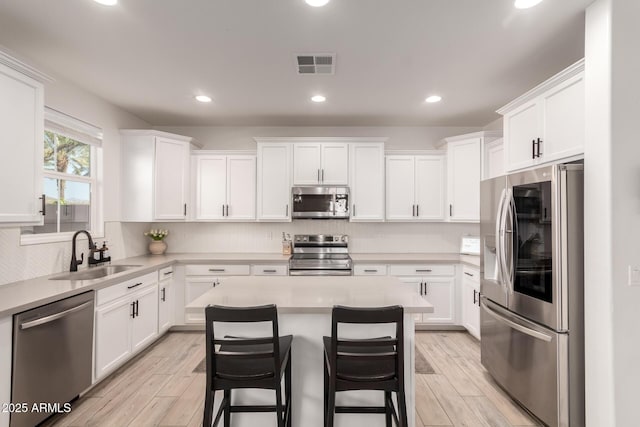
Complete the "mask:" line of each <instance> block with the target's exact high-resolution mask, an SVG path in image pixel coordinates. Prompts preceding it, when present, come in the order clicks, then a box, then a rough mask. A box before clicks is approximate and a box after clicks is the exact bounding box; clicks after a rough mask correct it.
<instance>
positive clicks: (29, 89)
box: [0, 52, 46, 225]
mask: <svg viewBox="0 0 640 427" xmlns="http://www.w3.org/2000/svg"><path fill="white" fill-rule="evenodd" d="M0 59H2V60H3V61H1V62H4V63H7V64H12V65H13V66H12V67H9V66H7V65H4V64H0V94H1V95H0V129H2V132H0V149H1V150H2V152H3V153H4V155H5V156H6V158H7V159H9V158H10V159H11V160H10V161H5V162H3V164H2V168H0V180H1V181H2V182H3V185H2V186H0V200H2V204H1V207H0V223H14V224H31V225H37V224H42V221H43V214H42V205H43V204H44V199H43V198H44V195H43V194H42V169H43V167H44V165H43V163H44V160H43V159H44V152H43V140H44V87H43V85H42V83H41V82H40V81H38V80H36V78H35V77H38V78H42V79H46V76H40V75H37V73H36V72H35V71H34V70H32V69H29V70H27V69H25V68H23V67H22V66H21V64H19V63H17V62H14V60H13V59H12V58H10V57H9V56H7V55H5V54H4V53H2V52H0ZM18 70H20V71H18ZM43 77H44V78H43Z"/></svg>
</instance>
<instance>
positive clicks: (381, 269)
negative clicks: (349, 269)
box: [353, 264, 387, 276]
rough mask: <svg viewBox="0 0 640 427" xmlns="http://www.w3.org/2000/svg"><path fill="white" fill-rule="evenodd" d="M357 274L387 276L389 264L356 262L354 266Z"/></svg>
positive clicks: (354, 271) (354, 272)
mask: <svg viewBox="0 0 640 427" xmlns="http://www.w3.org/2000/svg"><path fill="white" fill-rule="evenodd" d="M353 274H354V275H355V276H386V275H387V266H386V265H384V264H356V265H354V266H353Z"/></svg>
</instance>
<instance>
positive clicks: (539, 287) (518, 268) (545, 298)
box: [503, 166, 566, 331]
mask: <svg viewBox="0 0 640 427" xmlns="http://www.w3.org/2000/svg"><path fill="white" fill-rule="evenodd" d="M556 182H557V180H556V168H554V167H553V166H550V167H545V168H541V169H536V170H533V171H526V172H521V173H518V174H513V175H509V176H508V177H507V200H506V204H505V208H504V209H505V212H506V214H505V220H504V222H505V227H504V230H505V233H504V237H503V239H504V240H503V242H504V245H503V247H504V248H505V259H506V261H507V262H506V265H505V272H506V274H505V276H506V279H507V283H508V287H509V298H508V301H509V302H508V308H509V309H510V310H511V311H513V312H515V313H517V314H519V315H522V316H524V317H526V318H528V319H530V320H533V321H534V322H538V323H540V324H542V325H545V326H547V327H549V328H551V329H554V330H556V331H563V330H566V325H563V322H562V316H561V313H562V307H561V304H562V298H561V295H560V290H559V286H560V283H561V278H560V273H559V272H560V269H561V268H560V265H559V262H558V261H559V253H558V246H559V245H558V244H556V243H555V242H558V241H559V240H558V239H559V237H560V233H559V224H558V222H559V221H558V220H557V218H558V216H559V215H558V206H557V203H556V197H557V185H556Z"/></svg>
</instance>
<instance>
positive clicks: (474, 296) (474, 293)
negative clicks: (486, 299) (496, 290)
mask: <svg viewBox="0 0 640 427" xmlns="http://www.w3.org/2000/svg"><path fill="white" fill-rule="evenodd" d="M477 292H478V291H476V290H475V289H474V290H473V304H474V305H475V304H476V293H477Z"/></svg>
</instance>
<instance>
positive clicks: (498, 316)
mask: <svg viewBox="0 0 640 427" xmlns="http://www.w3.org/2000/svg"><path fill="white" fill-rule="evenodd" d="M480 304H481V307H482V308H483V309H484V310H485V311H486V312H487V314H488V315H490V316H491V317H493V318H494V319H495V320H497V321H498V322H501V323H504V324H505V325H507V326H509V327H510V328H512V329H515V330H516V331H518V332H522V333H523V334H525V335H529V336H530V337H532V338H536V339H539V340H542V341H546V342H551V341H552V340H553V337H552V336H549V335H547V334H544V333H542V332H540V331H536V330H534V329H531V328H527V327H526V326H524V325H521V324H519V323H516V322H514V321H513V320H510V319H508V318H507V317H505V316H504V315H502V314H501V313H498V312H497V311H494V310H493V309H492V308H490V307H489V306H488V305H487V304H486V302H485V301H484V299H483V300H482V302H481V303H480Z"/></svg>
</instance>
